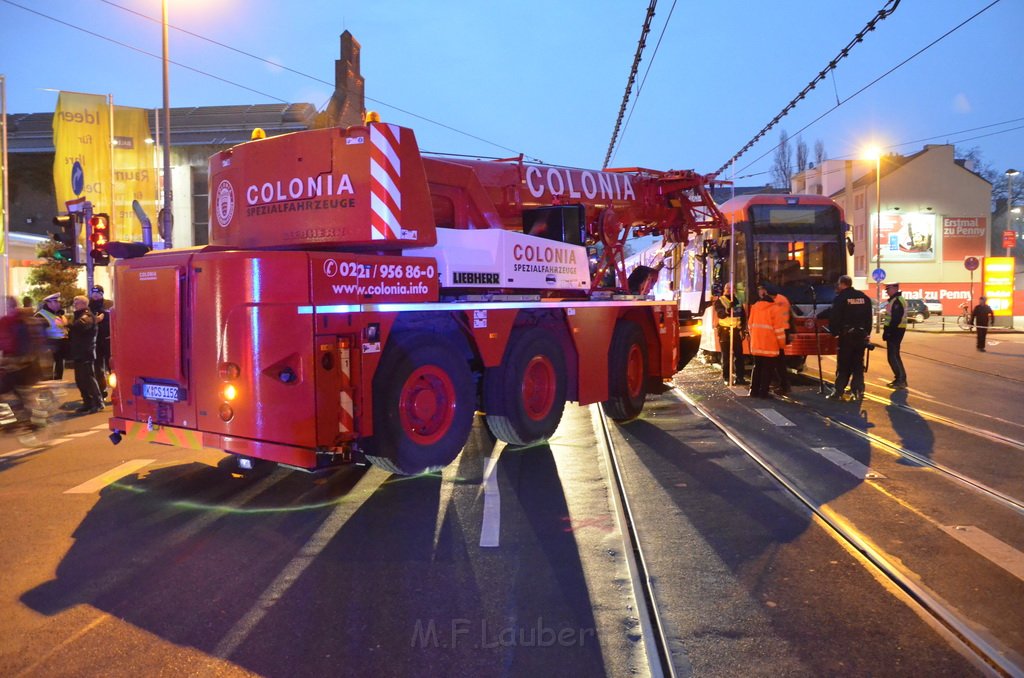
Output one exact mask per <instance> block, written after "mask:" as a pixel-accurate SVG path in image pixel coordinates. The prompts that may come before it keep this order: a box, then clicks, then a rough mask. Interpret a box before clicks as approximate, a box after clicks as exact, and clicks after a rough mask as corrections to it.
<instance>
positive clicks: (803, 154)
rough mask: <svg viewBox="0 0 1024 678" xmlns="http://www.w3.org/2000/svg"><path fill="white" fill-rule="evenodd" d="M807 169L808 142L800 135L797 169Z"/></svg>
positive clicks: (798, 138) (797, 150)
mask: <svg viewBox="0 0 1024 678" xmlns="http://www.w3.org/2000/svg"><path fill="white" fill-rule="evenodd" d="M805 169H807V144H806V143H804V140H803V139H801V138H800V137H797V138H796V171H797V172H803V171H804V170H805Z"/></svg>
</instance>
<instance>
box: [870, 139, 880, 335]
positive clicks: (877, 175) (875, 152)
mask: <svg viewBox="0 0 1024 678" xmlns="http://www.w3.org/2000/svg"><path fill="white" fill-rule="evenodd" d="M868 157H869V158H874V159H875V270H876V271H880V270H881V269H882V149H881V148H871V149H869V150H868ZM881 327H882V280H881V279H880V278H876V280H875V332H878V331H879V330H880V329H881Z"/></svg>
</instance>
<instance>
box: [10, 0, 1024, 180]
mask: <svg viewBox="0 0 1024 678" xmlns="http://www.w3.org/2000/svg"><path fill="white" fill-rule="evenodd" d="M115 1H116V4H117V5H121V6H122V7H124V8H128V9H130V10H133V11H135V12H139V13H142V14H145V15H148V16H151V17H154V18H157V19H159V16H160V1H159V0H115ZM11 2H15V3H16V4H17V5H24V6H26V7H30V8H31V9H33V10H35V11H37V12H41V13H43V14H46V15H49V16H50V17H53V18H54V19H57V20H60V21H63V22H67V23H69V24H75V25H77V26H80V27H81V28H83V29H86V30H88V31H91V32H93V33H97V34H101V35H104V36H107V37H110V38H112V39H114V40H117V41H118V42H121V43H125V44H127V45H131V46H132V47H136V48H138V49H140V50H144V51H147V52H150V53H152V54H156V55H159V54H160V50H161V34H160V25H159V23H154V22H151V21H148V20H146V19H143V18H140V17H139V16H137V15H135V14H132V13H130V12H128V11H126V10H125V9H122V8H120V7H117V6H115V5H114V4H111V3H106V2H102V1H101V0H46V1H40V0H0V74H3V75H5V76H6V80H7V111H8V113H30V112H40V111H50V110H53V108H54V105H55V103H56V98H57V95H56V92H55V91H51V90H60V89H65V90H73V91H79V92H90V93H97V94H112V95H113V97H114V101H115V103H118V104H123V105H129V106H139V107H147V108H156V107H160V106H161V105H162V83H161V65H160V61H159V59H154V58H151V57H149V56H145V55H143V54H141V53H139V52H137V51H133V50H132V49H129V48H127V47H123V46H119V45H115V44H112V43H109V42H106V41H104V40H102V39H101V38H98V37H95V36H93V35H89V34H87V33H84V32H80V31H78V30H75V29H74V28H71V27H69V26H66V25H64V24H61V23H58V22H57V21H54V20H52V19H47V18H43V17H41V16H39V15H38V14H33V13H32V12H29V11H26V10H25V9H21V8H19V7H18V6H16V5H14V4H10V3H11ZM648 4H649V3H648V0H633V1H632V2H627V1H625V0H618V1H615V2H612V1H610V0H562V1H558V0H545V1H544V2H535V1H533V0H522V1H520V2H503V3H499V2H489V1H487V0H476V1H474V2H468V1H466V2H464V1H462V0H447V1H445V0H436V1H434V2H397V1H389V0H377V1H375V2H365V1H363V2H345V1H342V0H332V1H321V0H298V1H297V2H283V1H280V0H278V1H274V0H217V1H216V2H211V1H209V0H207V1H206V2H200V1H198V0H168V6H169V22H170V24H171V25H173V26H180V27H182V28H186V29H188V30H189V31H192V32H194V33H197V34H200V35H202V36H204V37H207V38H210V39H213V40H216V41H219V42H222V43H224V44H227V45H230V46H232V47H235V48H237V49H240V50H244V51H246V52H250V53H252V54H255V55H258V56H260V57H263V58H266V59H270V60H273V61H276V62H278V63H280V64H283V65H285V66H287V67H288V68H290V69H294V70H296V71H300V72H301V73H304V74H308V75H309V76H312V79H311V78H306V77H302V76H300V75H296V74H295V73H292V72H289V71H287V70H283V69H280V68H276V67H273V66H269V65H267V64H265V63H263V62H260V61H257V60H254V59H251V58H249V57H245V56H242V55H239V54H237V53H235V52H232V51H230V50H227V49H225V48H223V47H218V46H215V45H211V44H209V43H207V42H204V41H202V40H199V39H197V38H195V37H191V36H188V35H185V34H182V33H180V32H176V31H174V30H172V31H171V33H170V58H171V60H172V61H176V62H179V63H181V64H184V65H187V66H191V67H193V68H195V69H198V70H201V71H205V72H207V73H209V74H211V75H215V76H217V77H220V78H223V79H224V80H227V81H231V82H233V83H238V84H239V85H243V86H245V87H247V88H250V89H243V88H240V87H236V86H234V85H232V84H228V83H226V82H223V81H218V80H215V79H213V78H210V77H208V76H205V75H201V74H198V73H195V72H193V71H189V70H186V69H184V68H181V67H178V66H172V67H171V71H170V90H171V105H172V106H175V107H180V106H204V105H223V104H247V103H271V102H275V101H279V100H283V101H287V102H309V103H313V104H315V105H316V106H317V107H322V106H323V105H324V104H325V103H326V101H327V99H328V97H329V96H330V93H331V89H332V87H331V86H330V85H328V84H324V83H322V82H317V80H322V81H326V82H328V83H331V82H333V79H334V60H335V59H337V58H338V54H339V37H338V36H339V35H340V33H341V32H342V31H343V30H344V29H348V30H350V31H351V32H352V33H353V34H354V35H355V37H356V39H357V40H358V41H359V42H360V43H361V45H362V72H363V75H364V76H365V78H366V94H367V97H370V98H373V99H376V100H378V102H383V103H374V102H368V103H367V106H368V107H369V108H374V109H376V110H379V111H380V112H381V115H382V117H383V119H385V120H386V121H390V122H396V123H398V124H402V125H407V126H410V127H413V128H414V129H415V130H416V134H417V137H418V139H419V142H420V146H421V148H423V149H425V150H430V151H441V152H452V153H466V154H479V155H483V156H499V157H507V156H509V155H512V154H513V152H512V151H515V152H516V153H518V152H523V153H525V154H527V155H528V156H531V157H533V158H537V159H540V160H543V161H545V162H551V163H559V164H567V165H574V166H580V167H591V168H599V167H600V166H601V164H602V162H603V160H604V157H605V153H606V151H607V148H608V144H609V140H610V137H611V133H612V129H613V126H614V123H615V118H616V116H617V114H618V110H619V105H620V103H621V100H622V95H623V91H624V88H625V84H626V79H627V76H628V74H629V68H630V66H631V64H632V62H633V55H634V53H635V51H636V45H637V39H638V38H639V35H640V28H641V25H642V23H643V19H644V16H645V14H646V11H647V6H648ZM883 4H884V0H873V1H872V2H849V1H848V0H846V1H840V0H817V1H814V2H812V1H802V2H801V1H798V0H776V1H775V2H770V3H769V2H763V1H761V0H741V1H739V2H730V3H724V2H694V1H693V0H689V1H685V0H679V1H678V2H677V3H676V4H675V6H674V7H673V3H672V1H671V0H660V1H659V3H658V9H657V14H656V16H655V17H654V21H653V23H652V30H651V33H650V36H649V38H648V43H647V50H646V51H645V54H644V59H643V61H642V63H641V66H640V71H639V77H638V83H639V82H641V81H643V88H642V90H641V91H640V92H639V97H638V98H637V99H636V102H635V104H633V103H632V102H631V108H632V113H631V117H630V118H629V122H628V125H627V126H626V127H625V131H624V133H623V134H622V136H621V140H620V142H619V145H618V147H617V150H616V154H615V156H614V159H613V161H612V162H611V165H612V166H642V167H650V168H654V169H690V168H692V169H696V170H698V171H701V172H711V171H714V170H716V169H718V168H719V167H720V166H721V165H723V164H724V163H725V162H726V161H727V160H728V159H729V158H730V157H731V156H733V155H734V154H735V153H736V152H738V151H739V150H740V149H741V148H742V147H743V146H744V145H745V144H746V143H747V141H749V140H750V139H751V138H752V137H753V136H754V135H755V134H757V133H758V132H759V131H760V130H761V129H762V127H764V126H765V125H766V124H767V123H768V122H769V121H770V120H771V119H772V118H773V117H774V116H775V115H776V114H777V113H779V112H780V111H781V110H782V109H783V108H784V107H785V106H786V104H787V103H788V102H789V101H790V100H791V99H792V98H793V97H794V96H795V95H796V94H797V93H798V92H799V91H800V90H802V89H803V88H804V86H805V85H807V83H808V82H809V81H810V80H812V79H813V78H814V77H815V75H817V73H818V72H819V71H820V70H822V68H824V67H825V66H826V65H827V64H828V62H829V61H830V60H831V59H832V58H833V57H835V56H836V55H837V54H838V53H839V51H840V50H841V49H842V48H843V47H844V46H845V45H846V44H847V43H848V42H849V41H850V40H851V39H852V38H853V36H854V35H855V34H856V33H857V32H858V31H860V30H861V29H862V28H863V27H864V25H865V24H866V23H867V22H868V21H869V20H870V19H871V18H872V17H873V16H874V15H875V13H876V12H877V11H878V10H879V9H880V8H881V7H882V6H883ZM990 4H992V3H991V0H928V1H924V0H902V2H901V4H900V5H899V7H898V8H897V9H896V11H895V12H894V13H893V14H892V16H890V17H889V18H888V19H885V20H883V21H881V22H880V23H879V24H878V28H877V30H875V31H874V32H872V33H870V34H868V35H867V36H866V38H865V40H864V41H863V42H862V43H861V44H859V45H857V46H856V47H855V48H854V49H853V50H852V51H851V52H850V55H849V56H848V57H847V58H846V59H844V60H842V61H841V62H840V63H839V65H838V68H837V70H836V71H835V74H834V75H830V76H829V77H828V78H827V79H826V81H825V82H824V83H822V84H820V85H819V86H818V87H817V88H816V89H815V90H814V91H813V92H811V94H810V95H808V97H807V98H806V99H804V100H803V101H802V102H800V103H799V104H798V106H797V107H796V109H795V110H794V111H793V112H791V113H790V114H789V115H788V116H787V117H785V118H783V120H782V122H781V123H780V125H779V126H777V127H776V128H774V129H773V130H772V131H770V132H769V133H768V134H767V135H766V137H765V140H762V141H761V142H760V143H758V144H757V145H756V146H754V147H753V148H752V150H751V151H748V152H747V153H746V154H744V155H743V156H742V157H740V158H739V159H738V161H737V163H736V165H735V169H736V175H738V176H739V177H740V179H739V180H738V181H737V183H740V184H758V183H764V182H767V181H768V180H769V175H768V170H769V169H770V165H771V160H772V147H773V146H774V145H775V144H776V143H777V141H778V132H779V129H780V128H781V129H785V130H786V131H787V132H788V133H789V134H790V136H796V134H797V132H798V131H799V130H800V129H801V128H803V127H804V126H805V125H808V124H810V123H812V121H814V120H815V119H816V118H818V117H819V116H822V114H824V113H826V112H827V111H828V110H829V109H832V108H833V107H835V106H836V102H837V98H838V99H839V100H840V101H843V102H844V103H842V105H841V106H839V107H838V108H837V109H836V110H834V111H832V112H831V113H829V114H827V115H825V117H823V118H822V119H821V120H819V121H817V122H815V123H813V124H811V126H810V127H808V128H807V129H805V130H803V131H802V132H800V134H801V136H802V138H803V139H804V140H805V141H806V142H807V144H808V146H809V147H812V148H813V145H814V142H815V141H816V140H818V139H820V140H821V141H823V142H824V144H825V149H826V152H827V154H828V156H829V157H831V158H840V157H853V156H856V155H857V154H859V153H860V152H861V151H862V149H863V148H864V147H865V146H866V145H867V144H868V143H870V142H872V141H875V142H878V143H879V144H880V145H882V146H883V147H892V148H891V150H895V151H897V152H900V153H904V154H910V153H914V152H916V151H919V150H921V147H922V146H923V145H924V144H925V143H955V144H957V146H958V147H961V148H969V147H972V146H977V147H979V148H980V150H981V153H982V156H983V158H984V159H985V161H986V162H988V163H989V164H991V165H992V167H993V168H994V169H996V170H997V171H999V172H1000V173H1001V172H1002V171H1003V170H1005V169H1006V168H1008V167H1015V168H1018V169H1024V78H1022V77H1021V75H1020V74H1021V72H1022V70H1024V69H1022V66H1021V63H1020V62H1021V59H1020V49H1019V48H1020V39H1019V36H1020V30H1021V27H1024V1H1022V0H999V1H997V2H995V3H994V5H993V6H992V7H991V8H989V9H987V10H986V11H984V12H982V13H981V14H980V15H979V16H978V17H977V18H975V19H973V20H971V21H969V22H968V23H967V24H966V25H964V26H963V27H962V28H960V29H958V30H956V31H955V32H953V33H952V34H951V35H949V36H948V37H945V38H944V39H942V40H940V41H939V42H938V43H937V44H935V45H934V46H932V47H930V48H929V49H926V50H925V51H924V52H923V53H921V54H920V55H919V56H917V57H916V58H914V59H912V60H911V61H909V62H908V63H907V64H905V65H903V66H902V67H900V68H898V69H897V70H895V71H894V72H892V73H891V74H889V75H887V76H885V77H884V78H883V79H882V80H880V81H879V82H878V83H877V84H874V85H872V86H870V87H868V88H867V89H866V90H864V91H863V92H861V93H860V94H858V95H856V96H855V97H853V98H852V99H849V100H848V101H846V99H847V98H848V97H851V96H852V95H854V93H855V92H857V91H858V90H860V89H862V88H863V87H865V86H866V85H868V84H869V83H871V81H873V80H875V79H876V78H878V77H880V76H882V75H883V74H885V73H886V71H889V70H890V69H892V68H893V67H895V66H896V65H897V64H899V63H900V62H901V61H903V60H905V59H907V58H908V57H910V56H912V55H913V54H914V53H915V52H918V51H919V50H921V49H922V48H925V47H926V46H927V45H929V43H932V42H933V41H935V40H936V39H938V38H940V37H941V36H943V35H944V34H945V33H947V32H948V31H950V30H951V29H953V28H954V27H956V26H957V25H958V24H960V23H961V22H963V21H965V20H967V19H969V18H970V17H971V16H972V15H974V14H976V13H977V12H979V11H980V10H983V9H984V8H985V7H987V6H988V5H990ZM670 10H671V18H669V14H670ZM666 22H667V26H666ZM659 40H660V41H661V42H660V46H658V47H657V53H655V47H656V46H657V45H658V42H659ZM252 90H255V91H252ZM634 97H636V88H634ZM385 104H389V105H390V106H395V107H398V108H401V109H404V110H406V111H410V112H412V113H415V114H416V115H419V116H423V117H424V118H429V119H430V120H434V121H438V122H441V123H443V124H444V125H447V126H449V127H451V128H454V129H456V130H459V131H461V132H465V133H466V134H468V135H472V136H466V135H465V134H458V133H455V132H453V131H451V130H449V129H445V128H444V127H441V126H439V125H434V124H431V123H429V122H425V121H424V120H420V119H417V118H414V117H412V116H410V115H407V114H405V113H401V112H399V111H397V110H395V109H394V108H391V107H389V105H385ZM979 128H980V129H979ZM472 137H479V138H481V139H485V140H487V141H488V142H493V143H485V142H483V141H480V140H478V139H474V138H472ZM509 149H512V150H509ZM726 174H727V175H728V172H727V173H726Z"/></svg>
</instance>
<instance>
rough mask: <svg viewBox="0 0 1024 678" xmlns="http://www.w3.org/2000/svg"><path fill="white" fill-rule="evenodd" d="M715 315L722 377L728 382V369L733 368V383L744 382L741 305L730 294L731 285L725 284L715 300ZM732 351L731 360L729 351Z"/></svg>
mask: <svg viewBox="0 0 1024 678" xmlns="http://www.w3.org/2000/svg"><path fill="white" fill-rule="evenodd" d="M714 309H715V315H716V316H718V344H719V346H720V347H721V349H722V378H723V379H725V383H726V384H728V383H729V374H730V372H729V370H730V368H731V369H734V370H735V371H736V372H735V374H736V380H735V381H734V382H732V383H734V384H746V383H747V380H746V379H745V375H746V367H745V366H744V364H743V362H744V361H743V307H742V306H740V305H739V304H737V303H736V299H734V298H733V296H732V286H731V285H730V284H729V283H726V284H725V289H724V290H723V292H722V294H721V295H719V297H718V298H717V299H716V300H715V306H714ZM730 350H731V351H732V360H729V352H730Z"/></svg>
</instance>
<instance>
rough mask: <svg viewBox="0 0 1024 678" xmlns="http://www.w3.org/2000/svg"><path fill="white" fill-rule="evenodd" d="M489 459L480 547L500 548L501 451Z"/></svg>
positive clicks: (486, 471) (485, 473)
mask: <svg viewBox="0 0 1024 678" xmlns="http://www.w3.org/2000/svg"><path fill="white" fill-rule="evenodd" d="M503 449H505V448H504V447H502V448H500V449H498V450H496V451H495V452H494V454H492V455H491V456H490V457H488V458H487V469H486V470H485V471H484V482H483V486H484V520H483V525H481V527H480V546H481V547H494V546H499V538H500V536H501V491H500V490H499V489H498V458H499V457H500V456H501V450H503Z"/></svg>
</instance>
